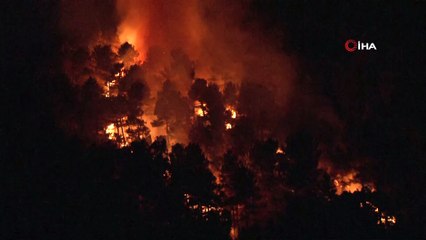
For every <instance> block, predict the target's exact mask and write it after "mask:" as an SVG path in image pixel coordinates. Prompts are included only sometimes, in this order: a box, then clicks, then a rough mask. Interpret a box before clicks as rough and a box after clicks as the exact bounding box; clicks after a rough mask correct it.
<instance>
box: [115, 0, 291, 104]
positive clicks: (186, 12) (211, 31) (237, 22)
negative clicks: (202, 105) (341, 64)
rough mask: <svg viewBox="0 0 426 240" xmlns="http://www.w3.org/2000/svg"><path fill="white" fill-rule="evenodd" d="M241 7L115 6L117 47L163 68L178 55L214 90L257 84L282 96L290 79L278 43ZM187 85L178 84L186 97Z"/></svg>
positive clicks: (127, 0) (121, 2)
mask: <svg viewBox="0 0 426 240" xmlns="http://www.w3.org/2000/svg"><path fill="white" fill-rule="evenodd" d="M247 3H248V2H247V1H232V2H230V1H199V0H190V1H185V2H173V1H163V0H161V1H154V0H146V1H132V0H118V1H117V10H118V13H119V15H120V17H121V19H122V21H121V23H120V25H119V27H118V36H119V39H120V41H121V42H124V41H129V42H130V43H132V44H134V45H135V46H136V49H137V50H138V51H139V52H140V53H141V59H142V60H144V59H145V58H146V57H147V56H149V55H163V56H162V57H160V56H156V58H157V59H158V60H159V61H161V64H162V65H163V66H162V67H163V68H164V67H166V68H167V67H169V66H170V64H171V62H172V60H173V56H171V54H170V53H171V51H173V50H177V49H179V50H181V51H182V52H184V53H185V54H187V55H188V56H189V58H190V59H191V60H192V61H193V63H194V67H195V74H196V77H198V78H204V79H206V80H209V81H215V82H217V84H218V85H219V86H223V85H224V83H226V82H228V81H231V82H234V83H240V82H242V81H243V80H249V81H258V82H261V83H263V84H265V85H268V86H271V87H272V88H274V89H276V93H277V94H278V95H279V96H285V95H286V93H288V92H289V91H290V90H291V88H290V87H291V81H292V80H293V78H294V68H293V67H292V64H291V59H290V58H289V57H288V56H286V55H284V54H283V53H282V51H281V50H280V49H279V48H280V42H279V41H277V40H276V39H273V40H271V39H270V38H268V36H265V35H264V34H263V33H262V31H261V30H259V28H258V26H255V24H254V23H252V22H250V21H249V18H250V17H251V16H249V15H248V12H249V11H248V10H247V6H249V4H247ZM153 48H156V49H157V51H156V53H154V51H153V50H152V49H153ZM158 49H159V50H158ZM151 57H154V56H151ZM189 84H190V83H187V84H186V85H183V84H180V85H181V86H180V87H183V88H182V89H181V90H182V92H187V91H186V90H187V87H188V86H189ZM182 85H183V86H182ZM159 86H161V85H159ZM185 87H186V88H185Z"/></svg>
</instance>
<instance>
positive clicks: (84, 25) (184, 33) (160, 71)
mask: <svg viewBox="0 0 426 240" xmlns="http://www.w3.org/2000/svg"><path fill="white" fill-rule="evenodd" d="M253 4H256V2H255V1H249V0H239V1H225V0H219V1H213V0H207V1H201V0H188V1H179V2H177V1H166V0H143V1H136V0H116V1H113V0H110V1H106V2H105V1H102V2H101V1H97V0H91V1H63V4H62V14H61V16H62V18H61V26H62V30H63V34H64V39H65V41H66V44H64V45H65V50H64V52H65V54H64V55H65V61H64V62H65V64H64V65H65V68H66V70H67V72H68V73H69V75H70V76H71V78H72V79H74V78H78V79H79V80H77V81H75V82H79V83H81V82H82V80H86V79H87V78H88V77H90V76H94V77H96V78H97V80H98V81H99V80H101V81H111V79H109V76H111V75H112V76H113V73H116V72H118V71H120V68H121V67H122V66H123V65H120V64H118V62H119V61H118V60H117V59H121V60H122V62H123V64H124V67H125V68H126V69H128V71H127V72H126V74H127V75H126V76H125V77H124V78H123V82H122V83H119V84H120V88H121V89H120V90H123V89H124V90H126V89H127V90H128V89H130V85H131V84H132V83H133V82H141V83H143V85H144V86H145V87H144V89H145V90H147V91H149V94H145V95H146V96H148V95H149V97H144V103H143V105H144V109H143V114H144V116H145V117H144V119H145V121H146V122H147V123H149V124H151V134H153V135H154V136H155V135H156V134H155V133H158V134H167V135H168V137H169V139H168V140H169V142H182V143H188V141H195V142H198V143H200V144H201V145H203V143H205V144H204V145H205V146H208V147H209V148H210V150H208V151H207V152H210V153H214V152H218V153H224V151H226V149H225V146H227V147H234V148H237V149H240V150H241V153H243V152H247V151H248V150H249V149H250V148H251V146H252V145H253V143H254V142H255V141H257V140H266V139H267V138H275V139H278V140H279V142H282V143H283V142H285V140H286V138H287V136H288V135H290V134H292V133H297V132H298V131H300V130H306V129H307V131H310V132H311V133H312V134H313V135H314V136H315V137H316V138H318V139H317V140H318V141H319V142H320V145H319V146H320V148H321V150H322V153H323V154H322V160H321V162H322V163H323V164H322V167H323V168H325V169H327V168H330V166H331V165H335V166H333V167H332V168H333V169H336V168H341V169H342V170H341V171H343V172H344V171H346V170H347V169H351V168H352V167H353V166H352V165H351V164H350V162H351V161H353V157H352V156H349V155H351V154H352V152H351V151H349V150H348V149H347V146H346V143H345V142H346V139H344V138H345V132H344V131H345V124H344V121H343V120H342V119H341V117H340V116H339V115H338V114H337V113H336V112H335V108H334V106H333V105H332V102H330V101H329V99H328V98H327V97H325V96H324V95H323V94H322V93H321V92H320V91H318V89H317V87H316V86H315V84H316V83H315V79H314V80H313V79H312V78H314V77H311V76H309V75H308V74H301V73H300V71H301V68H300V66H299V65H300V59H299V57H295V56H293V55H289V53H286V52H285V51H284V49H285V48H286V47H288V46H285V43H286V36H285V34H277V31H275V30H274V29H276V28H277V26H274V25H269V22H268V19H267V17H265V16H264V15H262V14H260V13H258V12H257V10H253V6H254V5H253ZM254 8H256V7H254ZM278 28H282V27H281V26H278ZM278 32H280V31H278ZM132 64H137V65H133V66H131V65H132ZM195 79H198V80H195ZM201 79H203V80H201ZM198 83H203V84H204V85H203V89H204V88H205V91H204V90H202V89H201V90H200V89H199V88H197V84H198ZM191 93H192V96H191ZM188 94H189V95H188ZM197 94H198V95H199V96H196V95H197ZM200 94H201V95H200ZM168 95H170V96H168ZM191 101H193V102H194V101H202V102H204V103H206V104H207V108H209V113H210V114H209V116H207V117H206V118H204V119H202V120H197V121H192V126H191V121H190V118H191V116H190V114H189V113H190V109H191V107H194V106H191V105H192V102H191ZM225 105H232V106H233V107H234V108H235V109H236V110H238V112H239V114H240V116H239V117H238V119H230V118H229V117H226V116H225V115H224V114H225V113H224V110H225V108H226V106H225ZM174 109H182V111H183V112H182V113H179V112H176V111H175V110H174ZM188 109H189V110H188ZM168 115H170V116H168ZM225 119H227V120H226V121H227V122H226V121H225ZM231 120H232V121H233V123H232V124H230V123H229V121H231ZM225 122H226V123H227V124H230V125H231V127H232V129H228V130H227V132H225V128H224V124H225ZM206 126H207V130H206ZM227 133H229V134H228V135H229V136H228V137H227V136H224V135H227ZM218 149H219V150H220V151H217V150H218ZM204 150H205V151H206V147H205V148H204ZM348 159H349V160H348ZM320 166H321V164H320ZM329 172H330V171H329Z"/></svg>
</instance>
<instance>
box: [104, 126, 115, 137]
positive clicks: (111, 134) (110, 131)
mask: <svg viewBox="0 0 426 240" xmlns="http://www.w3.org/2000/svg"><path fill="white" fill-rule="evenodd" d="M115 132H116V128H115V125H114V123H111V124H109V125H108V126H107V127H106V128H105V133H106V134H107V135H108V139H109V140H113V139H115V137H114V135H115Z"/></svg>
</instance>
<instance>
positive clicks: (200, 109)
mask: <svg viewBox="0 0 426 240" xmlns="http://www.w3.org/2000/svg"><path fill="white" fill-rule="evenodd" d="M194 113H195V115H196V116H198V117H205V116H207V114H208V108H207V104H206V103H202V102H200V101H198V100H196V101H194Z"/></svg>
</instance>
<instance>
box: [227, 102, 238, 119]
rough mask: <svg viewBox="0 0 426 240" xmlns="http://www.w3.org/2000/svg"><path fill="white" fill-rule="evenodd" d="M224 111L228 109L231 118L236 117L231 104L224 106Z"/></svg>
mask: <svg viewBox="0 0 426 240" xmlns="http://www.w3.org/2000/svg"><path fill="white" fill-rule="evenodd" d="M226 111H229V112H230V113H231V118H232V119H236V118H237V110H235V108H234V107H233V106H231V105H228V106H226Z"/></svg>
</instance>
